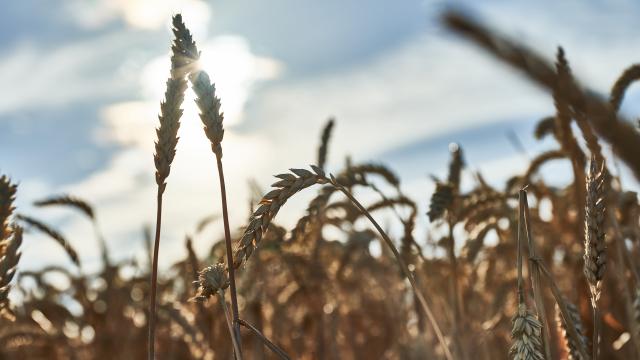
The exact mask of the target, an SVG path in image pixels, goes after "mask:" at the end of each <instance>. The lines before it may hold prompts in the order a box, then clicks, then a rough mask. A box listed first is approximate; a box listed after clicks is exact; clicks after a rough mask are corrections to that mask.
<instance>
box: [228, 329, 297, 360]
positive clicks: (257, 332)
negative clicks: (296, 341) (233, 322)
mask: <svg viewBox="0 0 640 360" xmlns="http://www.w3.org/2000/svg"><path fill="white" fill-rule="evenodd" d="M238 323H239V324H240V325H242V326H244V327H246V328H247V329H249V330H251V332H252V333H253V334H254V335H256V336H257V337H258V339H260V340H261V341H262V342H263V343H264V344H265V345H266V346H267V347H268V348H269V350H271V351H273V353H274V354H276V355H278V356H279V357H280V358H281V359H284V360H289V359H290V357H289V355H287V353H286V352H284V350H282V349H281V348H280V347H279V346H278V345H276V344H274V343H273V342H272V341H271V340H269V339H268V338H267V337H266V336H264V335H263V334H262V333H261V332H260V330H258V329H256V327H255V326H253V325H251V324H250V323H248V322H247V321H244V320H243V319H238Z"/></svg>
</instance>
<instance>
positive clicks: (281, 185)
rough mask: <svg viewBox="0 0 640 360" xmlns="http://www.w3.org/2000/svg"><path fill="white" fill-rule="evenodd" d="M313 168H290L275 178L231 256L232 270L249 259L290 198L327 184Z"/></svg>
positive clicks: (323, 176)
mask: <svg viewBox="0 0 640 360" xmlns="http://www.w3.org/2000/svg"><path fill="white" fill-rule="evenodd" d="M312 168H313V170H314V172H311V171H309V170H305V169H291V173H285V174H278V175H276V176H275V177H276V178H278V179H280V180H279V181H276V182H275V183H273V184H272V185H271V186H272V187H273V188H274V189H273V190H271V191H270V192H268V193H267V194H265V195H264V196H263V198H262V200H261V201H260V206H258V208H257V209H256V210H255V211H254V212H253V215H251V218H250V219H249V225H248V226H247V228H246V229H245V231H244V234H243V235H242V237H241V238H240V243H239V244H238V247H237V249H236V253H235V255H234V266H235V268H239V267H240V266H241V265H242V264H243V263H244V262H245V261H247V260H248V259H249V257H250V256H251V254H252V253H253V250H255V248H256V247H257V246H258V244H260V240H262V235H264V233H265V232H266V231H267V229H268V228H269V224H270V223H271V220H272V219H273V218H274V217H275V216H276V215H277V214H278V211H279V210H280V208H281V207H282V205H284V204H285V203H286V202H287V200H289V198H290V197H292V196H293V195H294V194H296V193H297V192H299V191H300V190H303V189H305V188H308V187H310V186H312V185H315V184H326V183H327V179H326V178H325V174H324V171H323V170H322V169H320V168H319V167H317V166H312Z"/></svg>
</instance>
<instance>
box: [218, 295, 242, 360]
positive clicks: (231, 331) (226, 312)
mask: <svg viewBox="0 0 640 360" xmlns="http://www.w3.org/2000/svg"><path fill="white" fill-rule="evenodd" d="M218 300H219V301H220V304H221V305H222V309H223V310H224V318H225V319H226V320H227V328H229V336H230V337H231V343H232V344H233V351H234V353H235V356H236V359H238V360H242V353H241V352H240V345H239V344H238V340H237V338H236V335H235V330H234V328H233V324H232V323H233V320H232V318H231V315H230V314H229V307H227V301H226V300H225V299H224V290H222V289H220V290H218Z"/></svg>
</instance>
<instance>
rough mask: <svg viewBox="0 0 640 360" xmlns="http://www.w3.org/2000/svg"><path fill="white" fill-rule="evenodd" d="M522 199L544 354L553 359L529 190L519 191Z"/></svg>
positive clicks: (521, 217)
mask: <svg viewBox="0 0 640 360" xmlns="http://www.w3.org/2000/svg"><path fill="white" fill-rule="evenodd" d="M518 195H519V199H520V209H521V210H520V212H521V215H520V223H522V222H524V227H523V228H520V229H519V232H520V231H525V233H524V234H525V236H526V239H527V245H528V246H527V248H528V250H529V269H530V270H529V276H530V277H531V284H532V287H533V298H534V301H535V304H536V311H537V313H538V321H540V324H541V325H542V344H543V345H544V354H545V357H546V358H547V359H551V347H550V343H549V342H550V341H551V340H550V338H551V337H550V335H549V328H548V326H547V321H546V319H545V316H546V314H547V311H546V309H545V305H544V294H543V292H542V284H541V282H540V273H541V271H540V265H539V264H538V262H537V261H535V259H537V251H536V245H535V241H534V239H533V231H532V229H531V224H530V219H531V215H530V213H529V202H528V200H527V192H526V191H525V190H524V189H522V190H520V192H519V194H518Z"/></svg>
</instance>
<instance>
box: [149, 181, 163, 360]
mask: <svg viewBox="0 0 640 360" xmlns="http://www.w3.org/2000/svg"><path fill="white" fill-rule="evenodd" d="M156 202H157V209H156V236H155V241H154V245H153V261H152V263H151V296H150V298H149V344H148V345H149V360H154V359H155V337H156V316H157V315H156V307H157V300H156V295H157V291H158V253H159V251H160V226H161V224H162V187H160V186H158V196H157V200H156Z"/></svg>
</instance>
